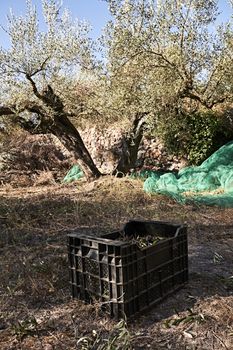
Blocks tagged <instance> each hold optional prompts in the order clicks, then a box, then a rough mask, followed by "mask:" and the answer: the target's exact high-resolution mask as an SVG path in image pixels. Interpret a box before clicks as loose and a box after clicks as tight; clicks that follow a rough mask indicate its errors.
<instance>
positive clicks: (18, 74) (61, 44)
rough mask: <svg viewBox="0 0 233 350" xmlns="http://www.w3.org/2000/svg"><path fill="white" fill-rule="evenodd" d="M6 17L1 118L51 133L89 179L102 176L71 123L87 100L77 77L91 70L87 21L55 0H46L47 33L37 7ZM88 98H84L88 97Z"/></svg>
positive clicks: (0, 55)
mask: <svg viewBox="0 0 233 350" xmlns="http://www.w3.org/2000/svg"><path fill="white" fill-rule="evenodd" d="M26 5H27V7H26V14H25V15H24V16H16V15H14V14H13V13H12V12H11V13H10V15H9V16H8V27H7V28H6V31H7V34H8V35H9V39H10V42H11V45H10V48H9V49H4V48H1V49H0V84H1V95H0V115H1V116H3V117H4V118H5V119H6V117H8V118H9V116H11V117H13V119H14V122H17V123H19V124H20V125H21V126H23V127H24V128H25V129H27V130H29V131H30V132H34V133H52V134H54V135H56V136H57V137H58V138H59V139H60V141H61V142H62V143H63V144H64V145H65V147H66V148H67V149H68V150H69V151H71V152H72V153H73V154H74V156H75V158H76V160H77V162H78V163H79V164H80V165H81V167H82V169H83V170H84V173H85V175H86V176H87V177H88V178H89V177H98V176H100V172H99V170H98V169H97V167H96V166H95V164H94V162H93V160H92V158H91V156H90V154H89V152H88V150H87V148H86V147H85V145H84V143H83V141H82V138H81V136H80V134H79V132H78V130H77V129H76V128H75V127H74V125H73V123H72V122H71V118H72V117H74V116H79V115H81V114H82V112H83V109H84V106H85V97H84V96H82V94H80V93H79V92H78V90H79V85H78V78H77V76H78V75H80V74H81V72H83V71H85V70H88V71H89V70H91V69H93V65H94V63H93V62H94V61H93V55H92V49H93V48H92V45H93V44H92V41H91V40H90V39H89V37H88V32H89V27H88V25H87V24H86V23H85V22H80V21H74V20H72V19H71V15H70V14H69V12H68V11H67V10H65V11H63V12H62V11H61V7H60V5H59V4H58V3H57V2H56V1H55V0H42V7H43V16H44V21H45V24H46V30H40V28H39V21H38V15H37V12H36V8H35V7H33V5H32V3H31V1H30V0H28V1H27V2H26ZM84 95H85V94H84Z"/></svg>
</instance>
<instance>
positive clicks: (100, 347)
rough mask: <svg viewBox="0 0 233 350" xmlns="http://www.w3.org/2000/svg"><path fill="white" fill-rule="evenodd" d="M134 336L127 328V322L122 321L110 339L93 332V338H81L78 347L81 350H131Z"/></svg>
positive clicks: (114, 329) (111, 333) (110, 335)
mask: <svg viewBox="0 0 233 350" xmlns="http://www.w3.org/2000/svg"><path fill="white" fill-rule="evenodd" d="M131 340H132V336H131V334H130V332H129V331H128V328H127V323H126V321H125V320H123V319H122V320H120V321H119V322H118V323H117V324H116V326H115V327H114V328H113V330H112V331H111V332H110V334H109V336H108V338H104V337H103V335H102V334H101V333H97V332H96V331H92V334H91V336H89V337H87V336H86V337H81V338H79V340H78V341H77V345H79V348H80V349H81V350H91V349H96V350H131V349H132V346H131Z"/></svg>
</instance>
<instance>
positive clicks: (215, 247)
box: [0, 177, 233, 350]
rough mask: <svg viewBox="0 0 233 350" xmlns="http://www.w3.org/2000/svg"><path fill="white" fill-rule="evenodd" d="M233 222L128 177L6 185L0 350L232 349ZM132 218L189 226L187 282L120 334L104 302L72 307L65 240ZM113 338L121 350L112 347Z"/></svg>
mask: <svg viewBox="0 0 233 350" xmlns="http://www.w3.org/2000/svg"><path fill="white" fill-rule="evenodd" d="M232 216H233V209H222V208H214V207H212V208H211V207H205V206H194V205H185V206H184V205H180V204H177V203H175V202H173V201H172V200H170V199H168V198H165V197H163V196H149V195H147V194H145V193H144V192H143V190H142V182H141V181H136V180H131V179H129V178H125V179H115V178H111V177H106V178H104V179H101V180H99V181H95V182H93V183H91V184H86V183H85V182H80V183H79V184H78V183H76V184H74V185H66V186H64V185H58V184H53V185H51V186H31V187H23V188H22V187H19V188H15V187H14V188H13V187H11V186H10V185H5V186H2V187H1V188H0V349H2V350H13V349H23V350H27V349H32V350H37V349H38V350H39V349H45V350H52V349H56V350H60V349H61V350H63V349H64V350H67V349H68V350H71V349H80V350H85V349H93V350H94V349H98V350H99V349H105V350H107V349H109V350H111V349H112V350H113V349H126V350H127V349H136V350H137V349H147V348H148V349H172V350H176V349H177V350H178V349H179V350H183V349H187V350H188V349H190V350H191V349H193V350H194V349H198V350H209V349H214V350H220V349H229V350H232V349H233V223H232ZM130 219H154V220H166V221H171V222H172V223H186V224H187V225H188V233H189V266H190V274H189V276H190V277H189V283H188V284H187V285H186V286H185V288H183V289H181V290H180V291H179V292H177V293H175V294H174V295H173V296H171V297H169V298H167V299H165V300H164V301H163V302H162V303H161V304H159V305H157V306H155V307H154V308H153V309H151V310H149V311H148V312H147V313H144V314H143V315H140V316H138V317H135V318H134V320H133V321H131V322H130V323H129V324H128V326H127V329H126V328H123V330H122V329H120V328H119V325H118V326H117V323H116V321H113V320H111V319H109V318H108V317H107V316H106V315H105V314H104V313H102V312H101V311H100V309H99V307H98V304H96V305H85V304H84V303H82V302H81V301H78V300H72V298H71V293H70V287H69V276H68V263H67V249H66V234H67V233H68V232H72V231H79V232H81V233H88V234H93V235H100V234H101V233H106V232H109V231H110V230H116V229H120V228H121V227H122V225H123V224H124V223H125V222H126V221H128V220H130ZM117 327H118V328H117ZM114 337H115V338H116V342H115V345H114V346H115V347H110V345H109V347H106V346H107V345H106V344H107V340H108V344H110V343H111V341H112V339H113V338H114ZM106 339H107V340H106ZM94 340H95V341H96V344H97V343H98V344H99V345H98V346H99V348H98V347H97V345H93V343H94ZM97 340H98V342H97ZM91 344H92V345H91ZM101 344H102V345H101ZM104 344H105V345H104ZM101 346H102V347H101ZM104 346H105V347H104Z"/></svg>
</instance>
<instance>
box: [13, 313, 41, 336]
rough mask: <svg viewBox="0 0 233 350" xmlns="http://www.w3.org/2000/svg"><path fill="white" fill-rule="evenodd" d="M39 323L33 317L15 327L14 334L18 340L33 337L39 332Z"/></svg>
mask: <svg viewBox="0 0 233 350" xmlns="http://www.w3.org/2000/svg"><path fill="white" fill-rule="evenodd" d="M37 328H38V323H37V321H36V319H35V317H31V318H29V319H26V320H24V321H19V322H18V323H17V324H15V325H14V326H13V334H14V335H16V336H17V338H18V339H20V340H22V339H23V338H24V337H26V336H28V335H33V334H35V333H36V332H37V330H38V329H37Z"/></svg>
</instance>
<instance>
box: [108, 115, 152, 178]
mask: <svg viewBox="0 0 233 350" xmlns="http://www.w3.org/2000/svg"><path fill="white" fill-rule="evenodd" d="M147 114H148V113H146V112H144V113H137V114H136V116H135V118H134V121H133V125H132V130H131V132H130V134H129V136H128V137H127V136H125V135H124V136H123V138H122V154H121V157H120V160H119V162H118V165H117V167H116V168H115V169H114V171H113V175H116V176H118V177H122V176H124V175H126V174H127V173H128V172H129V170H130V169H131V168H134V167H135V165H136V161H137V156H138V149H139V146H140V143H141V140H142V137H143V130H144V125H145V121H144V117H145V116H146V115H147Z"/></svg>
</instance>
